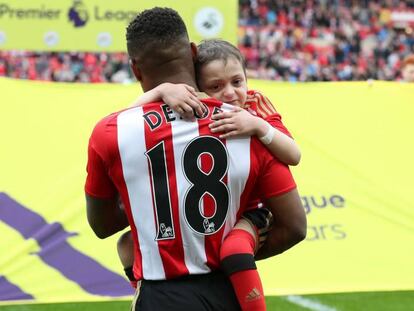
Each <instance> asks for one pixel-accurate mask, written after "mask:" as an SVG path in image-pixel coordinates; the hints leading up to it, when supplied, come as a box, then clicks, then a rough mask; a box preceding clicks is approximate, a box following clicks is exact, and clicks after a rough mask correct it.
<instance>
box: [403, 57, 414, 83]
mask: <svg viewBox="0 0 414 311" xmlns="http://www.w3.org/2000/svg"><path fill="white" fill-rule="evenodd" d="M401 74H402V79H403V81H405V82H414V54H411V55H409V56H407V57H406V58H405V59H404V61H403V63H402V65H401Z"/></svg>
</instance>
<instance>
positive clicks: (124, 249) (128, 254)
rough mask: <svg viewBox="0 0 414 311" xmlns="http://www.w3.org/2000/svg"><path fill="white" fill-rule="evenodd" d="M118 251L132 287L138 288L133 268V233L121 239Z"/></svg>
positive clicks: (125, 234) (122, 236)
mask: <svg viewBox="0 0 414 311" xmlns="http://www.w3.org/2000/svg"><path fill="white" fill-rule="evenodd" d="M117 250H118V256H119V259H120V260H121V263H122V266H123V267H124V271H125V274H126V276H127V277H128V279H129V281H130V283H131V285H132V286H133V287H134V288H136V287H137V280H136V279H135V277H134V272H133V271H132V267H133V265H134V241H133V240H132V235H131V231H127V232H125V233H123V234H122V235H121V236H120V237H119V239H118V243H117Z"/></svg>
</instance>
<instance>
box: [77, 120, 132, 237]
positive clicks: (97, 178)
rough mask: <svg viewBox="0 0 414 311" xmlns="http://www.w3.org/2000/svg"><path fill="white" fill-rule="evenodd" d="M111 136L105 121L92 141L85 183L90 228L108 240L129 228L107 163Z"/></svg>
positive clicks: (90, 141) (94, 134)
mask: <svg viewBox="0 0 414 311" xmlns="http://www.w3.org/2000/svg"><path fill="white" fill-rule="evenodd" d="M109 140H110V136H109V134H108V131H107V127H106V126H105V123H104V122H99V123H98V124H97V125H96V126H95V128H94V130H93V132H92V135H91V137H90V139H89V144H88V163H87V166H86V171H87V177H86V182H85V195H86V212H87V219H88V222H89V225H90V227H91V228H92V230H93V231H94V232H95V234H96V235H97V236H98V237H99V238H101V239H104V238H106V237H108V236H110V235H112V234H114V233H116V232H118V231H120V230H122V229H124V228H125V227H126V226H128V221H127V217H126V215H125V213H124V210H123V208H122V202H121V201H120V200H118V198H119V195H118V191H117V189H116V187H115V185H114V184H113V182H112V179H111V178H110V176H109V173H108V166H107V164H106V161H105V160H104V159H105V158H108V156H107V155H106V153H105V152H106V150H107V146H108V145H107V143H108V141H109Z"/></svg>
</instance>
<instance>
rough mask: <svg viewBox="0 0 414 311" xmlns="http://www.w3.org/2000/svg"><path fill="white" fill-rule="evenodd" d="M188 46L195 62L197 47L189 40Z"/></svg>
mask: <svg viewBox="0 0 414 311" xmlns="http://www.w3.org/2000/svg"><path fill="white" fill-rule="evenodd" d="M190 46H191V54H192V56H193V63H195V62H196V60H197V54H198V48H197V45H196V44H195V43H194V42H191V43H190Z"/></svg>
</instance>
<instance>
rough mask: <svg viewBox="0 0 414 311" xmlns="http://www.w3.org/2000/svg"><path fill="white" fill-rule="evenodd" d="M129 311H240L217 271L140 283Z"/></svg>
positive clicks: (221, 274) (229, 289) (234, 296)
mask: <svg viewBox="0 0 414 311" xmlns="http://www.w3.org/2000/svg"><path fill="white" fill-rule="evenodd" d="M136 295H137V297H135V299H134V301H133V305H132V309H131V310H135V311H158V310H159V311H187V310H188V311H192V310H194V311H240V310H241V309H240V306H239V303H238V302H237V298H236V295H235V293H234V290H233V287H232V285H231V283H230V281H229V279H228V278H227V277H226V276H225V275H224V274H223V273H221V272H213V273H208V274H198V275H189V276H185V277H182V278H177V279H173V280H168V281H148V280H142V282H141V288H140V290H137V293H136Z"/></svg>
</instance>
